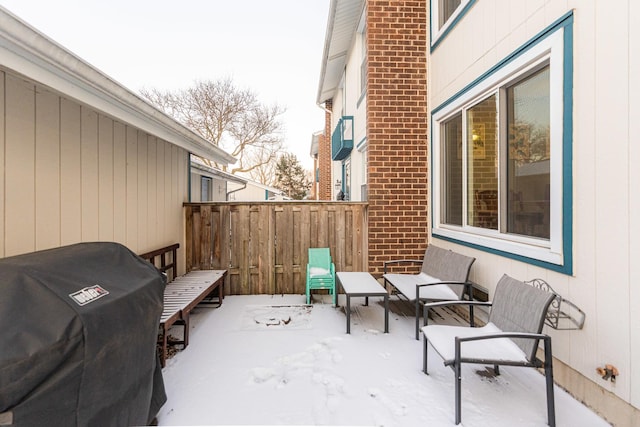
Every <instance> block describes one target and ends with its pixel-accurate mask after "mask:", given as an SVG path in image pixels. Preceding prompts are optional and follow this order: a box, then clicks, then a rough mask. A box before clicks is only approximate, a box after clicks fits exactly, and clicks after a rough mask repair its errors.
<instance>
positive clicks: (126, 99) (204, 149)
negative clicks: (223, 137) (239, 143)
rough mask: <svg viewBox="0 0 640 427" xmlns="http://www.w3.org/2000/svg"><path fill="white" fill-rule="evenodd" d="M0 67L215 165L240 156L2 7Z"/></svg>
mask: <svg viewBox="0 0 640 427" xmlns="http://www.w3.org/2000/svg"><path fill="white" fill-rule="evenodd" d="M0 66H1V67H3V68H6V69H8V70H11V71H14V72H17V73H18V74H21V75H23V76H25V77H26V78H28V79H29V80H33V81H35V82H37V83H39V84H42V85H44V86H47V87H49V88H51V89H52V90H54V91H56V92H58V93H60V94H61V95H63V96H65V97H68V98H70V99H74V100H76V101H78V102H79V103H82V104H85V105H87V106H89V107H91V108H94V109H96V110H97V111H99V112H101V113H104V114H106V115H109V116H111V117H113V118H115V119H117V120H120V121H122V122H123V123H125V124H129V125H131V126H134V127H136V128H138V129H140V130H142V131H144V132H147V133H149V134H151V135H154V136H156V137H158V138H160V139H163V140H165V141H167V142H169V143H171V144H174V145H176V146H178V147H181V148H183V149H185V150H187V151H189V152H190V153H193V154H196V155H198V156H201V157H204V158H207V159H209V160H212V161H214V162H216V163H225V164H233V163H235V161H236V159H235V158H234V157H233V156H231V155H230V154H229V153H227V152H225V151H224V150H222V149H221V148H219V147H217V146H215V145H213V144H212V143H210V142H209V141H207V140H206V139H204V138H202V137H200V136H199V135H197V134H196V133H194V132H193V131H191V130H190V129H188V128H186V127H185V126H183V125H182V124H180V123H178V122H177V121H175V120H174V119H172V118H171V117H169V116H167V115H166V114H164V113H163V112H161V111H160V110H158V109H156V108H155V107H153V106H152V105H151V104H149V103H148V102H146V101H145V100H144V99H142V98H141V97H140V96H138V95H136V94H135V93H133V92H131V91H130V90H129V89H127V88H125V87H124V86H122V85H121V84H119V83H117V82H116V81H115V80H113V79H112V78H110V77H109V76H107V75H106V74H104V73H102V72H101V71H99V70H97V69H96V68H94V67H92V66H91V65H89V64H88V63H87V62H85V61H83V60H82V59H80V58H79V57H77V56H76V55H74V54H73V53H71V52H70V51H68V50H66V49H65V48H63V47H62V46H60V45H58V44H57V43H55V42H54V41H52V40H51V39H49V38H48V37H46V36H45V35H43V34H42V33H40V32H38V31H37V30H35V29H34V28H32V27H30V26H29V25H28V24H26V23H24V22H23V21H21V20H20V19H18V18H17V17H15V16H13V15H12V14H11V13H9V12H8V11H6V10H5V9H3V8H2V7H0Z"/></svg>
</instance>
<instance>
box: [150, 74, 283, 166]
mask: <svg viewBox="0 0 640 427" xmlns="http://www.w3.org/2000/svg"><path fill="white" fill-rule="evenodd" d="M140 93H141V94H142V96H143V97H144V98H146V99H147V100H148V101H149V102H151V103H152V104H153V105H155V106H156V107H157V108H159V109H161V110H162V111H164V112H165V113H167V114H168V115H170V116H171V117H173V118H175V119H176V120H178V121H179V122H181V123H183V124H184V125H185V126H187V127H188V128H190V129H191V130H193V131H194V132H196V133H198V134H199V135H201V136H202V137H203V138H205V139H207V140H209V141H211V142H212V143H213V144H215V145H217V146H219V147H220V148H222V149H223V150H225V151H227V152H228V153H230V154H231V155H232V156H234V157H235V158H236V159H237V160H238V161H237V163H236V164H235V165H234V167H233V168H232V169H231V170H230V171H229V172H231V173H234V174H235V173H248V174H250V173H251V172H252V171H254V170H256V169H258V168H261V167H262V166H263V165H265V164H267V163H269V162H272V161H273V160H275V159H276V157H277V153H278V151H279V150H281V149H282V144H283V143H282V139H283V138H282V130H283V127H282V123H281V122H280V121H279V118H280V116H281V115H282V113H284V109H283V108H282V107H280V106H278V105H277V104H274V105H270V106H268V105H264V104H262V103H260V101H259V100H258V98H257V96H256V94H255V93H254V92H252V91H251V90H248V89H238V88H237V87H236V86H235V85H234V84H233V82H232V80H231V79H230V78H226V79H222V80H216V81H198V82H196V83H195V85H194V86H193V87H191V88H189V89H186V90H179V91H175V92H171V91H161V90H158V89H149V90H148V89H143V90H141V91H140ZM207 164H210V162H208V161H207ZM210 165H211V164H210ZM213 166H215V167H217V168H219V169H222V170H225V171H226V170H227V165H218V164H213Z"/></svg>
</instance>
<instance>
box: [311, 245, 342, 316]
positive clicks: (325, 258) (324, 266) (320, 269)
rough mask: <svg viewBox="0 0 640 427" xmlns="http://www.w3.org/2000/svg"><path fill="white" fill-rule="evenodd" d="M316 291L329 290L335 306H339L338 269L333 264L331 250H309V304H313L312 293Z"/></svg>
mask: <svg viewBox="0 0 640 427" xmlns="http://www.w3.org/2000/svg"><path fill="white" fill-rule="evenodd" d="M314 289H328V290H329V293H330V294H331V295H333V305H334V306H336V305H337V304H336V303H337V296H336V267H335V265H334V264H333V262H331V253H330V252H329V248H309V263H308V264H307V304H309V303H310V302H311V291H312V290H314Z"/></svg>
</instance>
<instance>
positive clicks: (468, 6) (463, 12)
mask: <svg viewBox="0 0 640 427" xmlns="http://www.w3.org/2000/svg"><path fill="white" fill-rule="evenodd" d="M434 1H438V0H429V4H430V6H429V28H430V29H431V30H430V31H431V40H433V42H432V43H431V52H433V51H434V50H436V48H437V47H438V45H439V44H440V43H442V41H443V40H444V39H445V38H446V37H447V36H448V35H449V33H450V32H451V30H453V28H454V27H455V26H456V25H458V22H460V21H461V20H462V18H463V17H464V15H466V14H467V12H468V11H469V9H471V7H472V6H473V5H474V4H475V2H476V1H477V0H469V3H467V4H466V5H465V6H464V8H463V9H462V10H461V11H460V13H458V14H457V15H456V17H455V18H453V20H452V21H451V23H450V24H449V26H448V27H447V29H446V30H444V31H443V32H442V34H440V35H439V36H438V38H435V35H434V31H433V29H434V28H435V27H434V25H433V18H434V17H433V7H432V6H431V4H432V3H433V2H434Z"/></svg>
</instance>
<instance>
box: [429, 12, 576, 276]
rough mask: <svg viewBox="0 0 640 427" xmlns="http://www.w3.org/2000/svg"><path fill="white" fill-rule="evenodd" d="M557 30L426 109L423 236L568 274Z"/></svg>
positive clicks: (565, 96) (565, 80) (565, 119)
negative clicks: (427, 213) (430, 207)
mask: <svg viewBox="0 0 640 427" xmlns="http://www.w3.org/2000/svg"><path fill="white" fill-rule="evenodd" d="M569 22H572V19H569ZM557 25H558V26H559V27H560V28H563V30H559V29H558V28H555V29H554V30H553V31H552V30H547V33H546V36H545V37H537V38H535V39H532V40H533V41H532V42H530V43H529V44H527V45H525V46H523V47H522V48H521V49H520V50H519V51H517V52H516V53H514V54H513V55H510V56H509V57H508V59H507V60H505V61H504V62H502V63H500V64H498V65H496V66H495V67H494V68H493V69H491V70H489V72H487V73H485V74H484V75H483V76H482V77H481V78H479V79H477V80H476V81H475V82H474V83H473V84H472V85H470V86H468V87H467V88H465V89H464V90H462V91H461V92H460V93H459V94H458V95H456V96H455V97H454V98H453V99H451V100H449V101H447V102H445V103H444V104H443V105H442V106H440V107H438V108H436V109H435V110H434V112H433V116H432V119H433V141H434V142H433V150H432V152H433V162H434V163H433V166H434V167H433V173H434V182H435V183H436V185H435V186H434V189H433V197H434V199H433V204H434V215H433V217H434V218H433V220H434V228H433V234H434V236H437V237H442V238H448V239H451V240H456V241H459V242H462V243H467V244H469V245H472V246H475V247H479V248H487V249H488V250H490V251H492V252H497V253H501V254H504V255H507V256H511V257H513V258H517V259H521V260H524V261H528V262H532V263H534V264H539V265H544V266H546V267H548V268H551V269H554V270H556V271H562V272H570V270H571V262H570V259H567V258H566V257H567V256H570V253H571V249H570V246H571V212H570V206H571V170H570V163H571V162H570V161H568V160H569V159H570V156H571V132H570V131H571V109H570V107H571V93H570V91H567V90H566V87H570V79H571V61H570V57H571V56H570V55H571V52H570V45H569V44H568V43H566V40H565V37H568V38H569V40H570V38H571V31H570V27H568V28H569V29H568V30H567V28H564V27H565V25H566V23H565V24H564V25H562V24H557ZM543 34H544V33H543ZM567 107H568V108H567Z"/></svg>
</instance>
